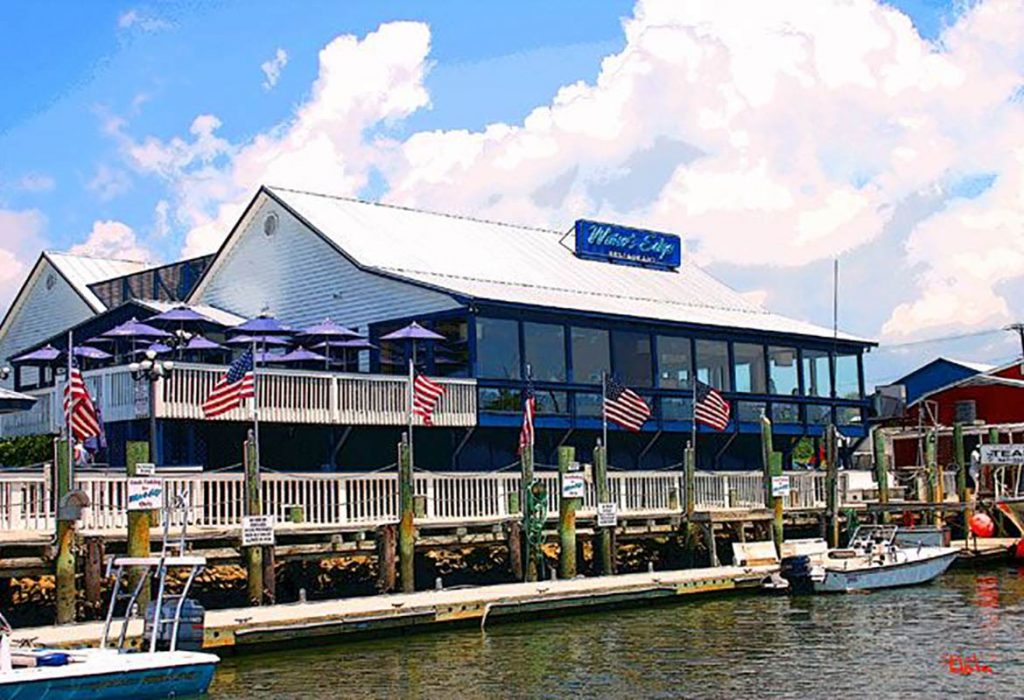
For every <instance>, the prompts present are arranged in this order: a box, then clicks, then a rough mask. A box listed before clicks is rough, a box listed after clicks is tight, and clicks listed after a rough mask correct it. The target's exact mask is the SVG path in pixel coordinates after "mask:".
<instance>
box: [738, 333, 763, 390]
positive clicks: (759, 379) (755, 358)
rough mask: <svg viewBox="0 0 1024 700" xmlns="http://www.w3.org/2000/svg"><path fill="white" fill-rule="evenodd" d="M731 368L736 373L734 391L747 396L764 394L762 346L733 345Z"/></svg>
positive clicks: (749, 344)
mask: <svg viewBox="0 0 1024 700" xmlns="http://www.w3.org/2000/svg"><path fill="white" fill-rule="evenodd" d="M732 356H733V367H734V369H735V371H736V391H742V392H745V393H748V394H763V393H765V391H766V390H767V389H766V385H765V371H764V346H763V345H753V344H751V343H734V344H733V346H732Z"/></svg>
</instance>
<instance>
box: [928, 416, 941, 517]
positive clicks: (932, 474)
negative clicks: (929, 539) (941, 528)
mask: <svg viewBox="0 0 1024 700" xmlns="http://www.w3.org/2000/svg"><path fill="white" fill-rule="evenodd" d="M938 445H939V433H938V431H937V430H935V429H934V428H932V429H931V430H929V431H928V433H927V434H926V435H925V437H924V469H925V477H926V478H925V493H926V494H927V498H928V503H932V504H934V503H938V502H939V483H938V479H939V461H938ZM927 519H928V520H931V521H933V522H936V521H938V524H941V523H942V511H941V510H935V509H929V510H928V512H927Z"/></svg>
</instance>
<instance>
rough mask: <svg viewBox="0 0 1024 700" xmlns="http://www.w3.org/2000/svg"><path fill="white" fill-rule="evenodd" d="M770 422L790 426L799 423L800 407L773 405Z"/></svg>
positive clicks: (781, 404) (787, 404)
mask: <svg viewBox="0 0 1024 700" xmlns="http://www.w3.org/2000/svg"><path fill="white" fill-rule="evenodd" d="M772 422H773V423H778V424H779V425H792V424H794V423H799V422H800V406H798V405H797V404H795V403H773V404H772Z"/></svg>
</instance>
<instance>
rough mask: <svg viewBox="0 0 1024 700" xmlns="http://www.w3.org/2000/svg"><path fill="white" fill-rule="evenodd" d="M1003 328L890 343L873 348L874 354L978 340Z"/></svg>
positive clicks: (999, 331)
mask: <svg viewBox="0 0 1024 700" xmlns="http://www.w3.org/2000/svg"><path fill="white" fill-rule="evenodd" d="M1004 332H1005V329H1003V328H989V329H986V330H983V331H972V332H970V333H959V334H956V335H945V336H939V337H937V338H924V339H922V340H908V341H907V342H905V343H891V344H880V345H879V346H878V347H877V348H875V350H874V352H882V351H886V350H897V349H899V348H908V347H914V346H917V345H930V344H932V343H945V342H948V341H951V340H964V339H966V338H978V337H981V336H984V335H994V334H995V333H1004Z"/></svg>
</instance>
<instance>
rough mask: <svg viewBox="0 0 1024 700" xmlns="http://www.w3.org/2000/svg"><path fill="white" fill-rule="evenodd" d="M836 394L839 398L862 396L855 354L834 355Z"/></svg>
mask: <svg viewBox="0 0 1024 700" xmlns="http://www.w3.org/2000/svg"><path fill="white" fill-rule="evenodd" d="M836 396H838V397H839V398H841V399H859V398H861V396H862V394H861V391H860V373H859V372H858V371H857V356H856V355H838V356H837V357H836Z"/></svg>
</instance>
